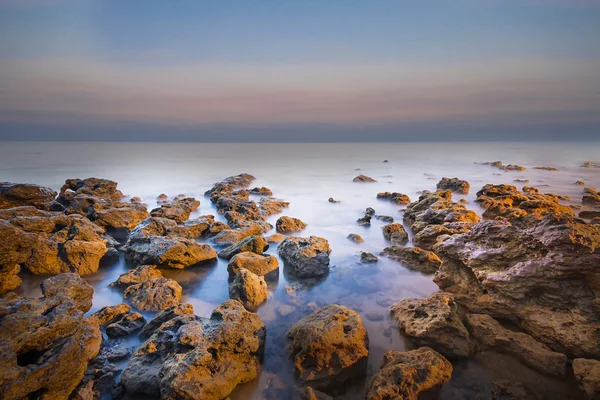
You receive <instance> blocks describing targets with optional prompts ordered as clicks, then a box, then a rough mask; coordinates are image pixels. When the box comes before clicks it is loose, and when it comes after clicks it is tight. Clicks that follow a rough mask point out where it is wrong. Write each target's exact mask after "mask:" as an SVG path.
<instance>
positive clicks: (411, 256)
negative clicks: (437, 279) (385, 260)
mask: <svg viewBox="0 0 600 400" xmlns="http://www.w3.org/2000/svg"><path fill="white" fill-rule="evenodd" d="M381 255H382V256H386V257H389V258H391V259H393V260H396V261H399V262H401V263H402V264H404V265H405V266H406V267H407V268H409V269H414V270H417V271H421V272H425V273H434V272H436V271H437V270H438V269H439V268H440V265H441V264H442V260H441V259H440V258H439V257H438V256H437V255H436V254H435V253H434V252H432V251H428V250H423V249H421V248H419V247H402V246H391V247H386V248H385V249H383V251H382V252H381Z"/></svg>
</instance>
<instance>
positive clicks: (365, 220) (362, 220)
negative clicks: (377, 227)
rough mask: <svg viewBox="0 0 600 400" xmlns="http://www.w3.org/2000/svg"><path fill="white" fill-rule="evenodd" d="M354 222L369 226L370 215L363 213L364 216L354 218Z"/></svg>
mask: <svg viewBox="0 0 600 400" xmlns="http://www.w3.org/2000/svg"><path fill="white" fill-rule="evenodd" d="M356 222H358V225H360V226H370V225H371V216H370V215H368V214H365V216H364V217H360V218H359V219H357V220H356Z"/></svg>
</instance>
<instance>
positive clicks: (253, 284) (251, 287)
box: [229, 268, 269, 310]
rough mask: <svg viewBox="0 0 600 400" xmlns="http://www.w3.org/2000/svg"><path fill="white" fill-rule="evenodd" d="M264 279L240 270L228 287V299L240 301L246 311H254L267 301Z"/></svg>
mask: <svg viewBox="0 0 600 400" xmlns="http://www.w3.org/2000/svg"><path fill="white" fill-rule="evenodd" d="M268 294H269V293H268V292H267V283H266V282H265V278H263V277H262V276H258V275H256V274H253V273H252V272H250V271H248V270H247V269H244V268H240V269H239V270H238V272H237V273H236V275H235V278H234V279H233V282H232V283H231V284H230V285H229V298H230V299H234V300H238V301H240V302H241V303H242V304H243V305H244V307H246V308H247V309H248V310H256V309H257V308H258V306H260V305H261V304H262V303H264V302H265V301H267V296H268Z"/></svg>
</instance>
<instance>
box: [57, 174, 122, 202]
mask: <svg viewBox="0 0 600 400" xmlns="http://www.w3.org/2000/svg"><path fill="white" fill-rule="evenodd" d="M117 185H118V183H117V182H114V181H111V180H108V179H102V178H86V179H77V178H76V179H67V180H66V181H65V184H64V185H63V186H62V187H61V188H60V194H59V196H58V201H59V202H60V203H62V204H65V200H67V202H68V198H69V197H72V195H73V194H75V195H77V194H85V195H89V196H93V197H98V198H101V199H105V200H112V201H119V200H121V199H122V198H123V197H125V196H124V195H123V193H122V192H121V191H120V190H118V189H117Z"/></svg>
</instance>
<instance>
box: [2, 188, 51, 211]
mask: <svg viewBox="0 0 600 400" xmlns="http://www.w3.org/2000/svg"><path fill="white" fill-rule="evenodd" d="M56 195H57V193H56V192H55V191H54V190H52V189H50V188H47V187H43V186H38V185H31V184H26V183H10V182H0V209H4V208H13V207H21V206H33V207H35V208H39V209H42V210H49V209H50V207H51V205H52V203H53V202H54V199H55V198H56Z"/></svg>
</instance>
